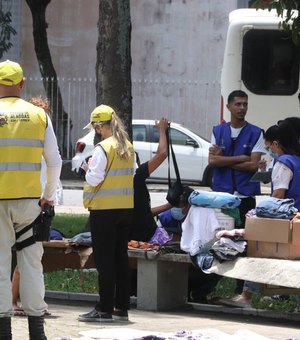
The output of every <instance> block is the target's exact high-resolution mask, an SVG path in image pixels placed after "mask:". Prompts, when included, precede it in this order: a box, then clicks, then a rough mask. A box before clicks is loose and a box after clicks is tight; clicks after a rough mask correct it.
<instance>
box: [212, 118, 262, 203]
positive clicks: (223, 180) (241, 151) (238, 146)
mask: <svg viewBox="0 0 300 340" xmlns="http://www.w3.org/2000/svg"><path fill="white" fill-rule="evenodd" d="M213 134H214V136H215V139H216V144H217V145H218V146H220V147H221V148H222V149H223V152H224V156H239V155H247V156H250V155H251V152H252V150H253V147H254V146H255V144H256V143H257V141H258V139H259V136H260V134H261V129H260V128H258V127H257V126H255V125H252V124H249V123H247V124H246V125H245V126H244V127H243V129H242V130H241V132H240V134H239V135H238V137H237V138H236V140H232V139H231V129H230V123H225V124H221V125H217V126H215V127H214V128H213ZM252 176H253V172H247V171H239V170H234V169H231V168H229V167H216V168H214V173H213V189H214V191H222V192H228V193H230V194H233V193H234V191H238V192H239V193H240V194H241V195H243V196H255V195H259V194H260V183H259V182H250V179H251V177H252Z"/></svg>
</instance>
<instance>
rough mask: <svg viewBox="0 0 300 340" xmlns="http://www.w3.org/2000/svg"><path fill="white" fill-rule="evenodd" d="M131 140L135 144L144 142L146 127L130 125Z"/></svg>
mask: <svg viewBox="0 0 300 340" xmlns="http://www.w3.org/2000/svg"><path fill="white" fill-rule="evenodd" d="M132 138H133V140H134V141H135V142H145V141H146V125H132Z"/></svg>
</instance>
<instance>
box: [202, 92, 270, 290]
mask: <svg viewBox="0 0 300 340" xmlns="http://www.w3.org/2000/svg"><path fill="white" fill-rule="evenodd" d="M227 108H228V110H229V111H230V114H231V119H230V122H228V123H224V124H220V125H217V126H214V127H213V133H212V138H211V145H212V146H211V147H210V150H209V164H210V165H211V166H212V167H213V168H214V172H213V190H214V191H219V192H227V193H230V194H234V195H236V196H238V197H239V198H240V199H241V204H240V206H239V211H240V217H241V220H242V225H241V226H240V228H244V225H245V219H246V217H245V215H246V213H247V212H248V211H249V210H251V209H254V208H255V206H256V200H255V196H256V195H260V193H261V191H260V183H259V182H251V180H250V179H251V177H252V176H253V174H254V173H255V172H256V171H257V170H258V168H260V167H261V166H262V163H263V162H264V161H262V160H261V156H262V155H263V154H265V153H266V151H265V146H264V139H263V131H262V129H260V128H259V127H257V126H255V125H252V124H250V123H248V122H247V121H246V120H245V116H246V113H247V110H248V95H247V94H246V93H245V92H243V91H240V90H237V91H233V92H231V93H230V94H229V96H228V101H227ZM242 283H243V282H240V283H238V285H237V293H240V292H241V291H242V287H243V284H242Z"/></svg>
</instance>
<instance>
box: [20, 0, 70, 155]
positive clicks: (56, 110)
mask: <svg viewBox="0 0 300 340" xmlns="http://www.w3.org/2000/svg"><path fill="white" fill-rule="evenodd" d="M26 2H27V5H28V6H29V8H30V11H31V15H32V26H33V39H34V49H35V53H36V57H37V60H38V64H39V69H40V72H41V76H42V78H43V84H44V88H45V91H46V95H47V98H48V99H49V101H50V103H51V109H52V118H53V121H55V122H56V125H54V129H55V132H56V135H57V139H58V141H59V145H60V146H61V153H62V155H67V154H68V152H67V136H68V134H67V128H68V114H67V113H66V112H65V110H64V107H63V100H62V96H61V92H60V88H59V86H58V82H57V75H56V71H55V69H54V66H53V63H52V58H51V53H50V49H49V46H48V38H47V28H48V24H47V22H46V9H47V6H48V5H49V3H50V2H51V0H26ZM71 128H72V127H71Z"/></svg>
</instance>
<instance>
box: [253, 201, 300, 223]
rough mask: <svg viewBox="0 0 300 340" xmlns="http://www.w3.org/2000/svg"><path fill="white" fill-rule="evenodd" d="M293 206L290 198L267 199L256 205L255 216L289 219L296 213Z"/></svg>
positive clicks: (293, 202)
mask: <svg viewBox="0 0 300 340" xmlns="http://www.w3.org/2000/svg"><path fill="white" fill-rule="evenodd" d="M294 204H295V200H294V199H292V198H276V197H268V198H266V199H264V200H263V201H260V202H259V203H258V204H257V206H256V209H255V212H256V216H258V217H270V218H282V219H290V218H292V217H293V215H294V214H295V213H296V212H297V211H298V209H297V208H296V207H295V206H294Z"/></svg>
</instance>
